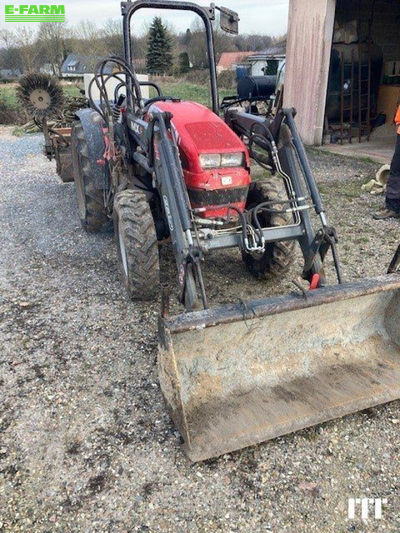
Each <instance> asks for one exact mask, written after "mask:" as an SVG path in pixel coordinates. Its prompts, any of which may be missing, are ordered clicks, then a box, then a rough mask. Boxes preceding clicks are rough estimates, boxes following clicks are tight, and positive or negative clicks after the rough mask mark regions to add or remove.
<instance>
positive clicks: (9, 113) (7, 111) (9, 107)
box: [0, 94, 26, 125]
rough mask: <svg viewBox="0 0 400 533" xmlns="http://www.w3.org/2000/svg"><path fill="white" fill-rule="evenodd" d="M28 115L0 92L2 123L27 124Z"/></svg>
mask: <svg viewBox="0 0 400 533" xmlns="http://www.w3.org/2000/svg"><path fill="white" fill-rule="evenodd" d="M25 122H26V115H25V113H24V112H23V111H21V110H20V109H19V108H18V107H15V106H14V105H13V104H12V103H10V102H9V101H7V99H6V98H4V96H3V95H1V94H0V124H14V125H20V124H25Z"/></svg>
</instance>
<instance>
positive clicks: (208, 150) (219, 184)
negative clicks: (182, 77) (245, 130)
mask: <svg viewBox="0 0 400 533" xmlns="http://www.w3.org/2000/svg"><path fill="white" fill-rule="evenodd" d="M155 107H156V108H157V109H158V110H159V111H167V112H170V113H171V114H172V115H173V118H172V125H173V127H174V129H175V134H176V138H177V141H178V146H179V152H180V157H181V162H182V168H183V173H184V179H185V183H186V187H187V189H188V193H189V198H190V201H191V204H192V207H193V208H199V209H201V211H200V212H198V216H200V217H201V218H211V219H216V218H218V219H219V218H222V219H226V218H227V215H228V209H227V207H226V206H227V204H230V205H233V206H235V207H236V208H237V209H239V210H240V211H244V209H245V207H246V199H247V194H248V188H249V185H250V181H251V180H250V158H249V154H248V151H247V148H246V146H245V145H244V143H243V142H242V141H241V139H240V138H239V137H238V136H237V135H236V134H235V133H234V132H233V131H232V130H231V129H230V128H229V126H227V125H226V124H225V122H224V121H223V120H221V119H220V118H219V117H218V116H217V115H216V114H215V113H213V112H212V111H210V110H209V109H208V108H206V107H204V106H202V105H200V104H197V103H195V102H157V103H156V104H154V105H153V106H152V107H151V108H150V110H149V112H150V113H151V111H152V110H154V108H155ZM238 152H240V153H243V165H242V166H240V167H235V168H215V169H203V168H202V166H201V164H200V160H199V156H200V155H201V154H229V153H238ZM227 182H229V184H227ZM230 216H231V218H237V213H236V212H235V211H233V210H232V211H231V212H230Z"/></svg>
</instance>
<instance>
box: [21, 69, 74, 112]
mask: <svg viewBox="0 0 400 533" xmlns="http://www.w3.org/2000/svg"><path fill="white" fill-rule="evenodd" d="M17 97H18V100H19V102H20V104H21V105H22V106H23V107H24V109H25V111H26V112H27V114H28V115H29V116H31V117H32V118H34V119H35V120H36V121H38V122H43V121H44V120H45V119H47V118H48V117H50V116H53V115H56V114H57V113H58V112H59V111H60V110H61V109H62V106H63V103H64V98H63V92H62V88H61V85H60V83H59V82H58V80H57V79H56V78H54V77H52V76H49V75H48V74H42V73H38V72H33V73H30V74H26V75H25V76H23V77H22V78H21V80H20V82H19V86H18V88H17Z"/></svg>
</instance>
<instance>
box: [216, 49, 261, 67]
mask: <svg viewBox="0 0 400 533" xmlns="http://www.w3.org/2000/svg"><path fill="white" fill-rule="evenodd" d="M252 54H253V52H223V53H222V55H221V57H220V60H219V62H218V67H220V68H224V69H229V68H231V67H233V66H234V65H237V64H238V63H241V62H242V61H244V60H245V59H246V58H247V57H249V56H251V55H252Z"/></svg>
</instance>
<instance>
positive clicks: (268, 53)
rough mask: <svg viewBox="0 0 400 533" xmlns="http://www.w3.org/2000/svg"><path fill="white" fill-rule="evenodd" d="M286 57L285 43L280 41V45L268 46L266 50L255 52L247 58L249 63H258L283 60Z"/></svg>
mask: <svg viewBox="0 0 400 533" xmlns="http://www.w3.org/2000/svg"><path fill="white" fill-rule="evenodd" d="M285 57H286V41H282V42H281V43H277V44H274V45H273V46H270V47H268V48H266V49H265V50H261V51H260V52H256V53H255V54H253V55H251V57H249V58H248V59H249V61H259V60H265V59H284V58H285Z"/></svg>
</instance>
